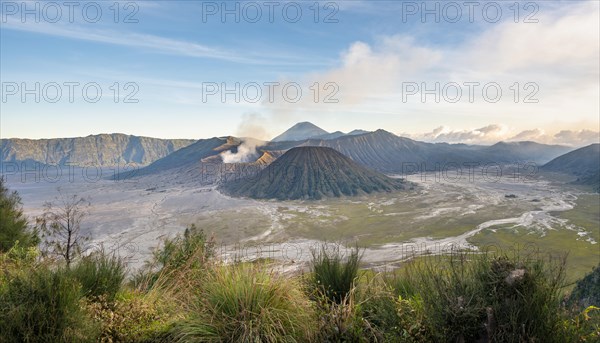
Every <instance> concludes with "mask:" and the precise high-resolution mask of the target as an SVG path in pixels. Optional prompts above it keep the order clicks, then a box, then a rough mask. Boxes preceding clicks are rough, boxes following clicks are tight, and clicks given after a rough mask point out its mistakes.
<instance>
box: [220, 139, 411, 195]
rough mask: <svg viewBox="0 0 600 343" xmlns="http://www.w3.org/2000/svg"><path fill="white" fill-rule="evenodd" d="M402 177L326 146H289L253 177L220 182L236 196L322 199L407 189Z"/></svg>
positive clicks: (228, 191)
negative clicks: (354, 159)
mask: <svg viewBox="0 0 600 343" xmlns="http://www.w3.org/2000/svg"><path fill="white" fill-rule="evenodd" d="M406 186H407V185H406V183H405V182H404V181H403V180H398V179H391V178H389V177H387V176H385V175H382V174H379V173H377V172H374V171H372V170H369V169H367V168H365V167H363V166H361V165H359V164H358V163H356V162H354V161H352V160H351V159H349V158H348V157H346V156H344V155H342V154H341V153H339V152H338V151H336V150H334V149H331V148H325V147H297V148H293V149H290V150H289V151H287V152H286V153H285V154H283V155H282V156H281V157H280V158H278V159H277V160H276V161H275V162H273V163H271V164H270V165H269V166H268V167H267V168H265V169H264V170H262V171H261V172H259V173H258V174H257V175H256V176H255V177H252V178H251V179H240V180H237V181H233V182H229V183H227V184H224V185H222V186H221V189H222V190H223V191H224V192H225V193H227V194H230V195H233V196H244V197H250V198H256V199H279V200H294V199H321V198H322V197H340V196H343V195H348V196H350V195H358V194H364V193H371V192H382V191H387V192H389V191H393V190H398V189H404V188H405V187H406Z"/></svg>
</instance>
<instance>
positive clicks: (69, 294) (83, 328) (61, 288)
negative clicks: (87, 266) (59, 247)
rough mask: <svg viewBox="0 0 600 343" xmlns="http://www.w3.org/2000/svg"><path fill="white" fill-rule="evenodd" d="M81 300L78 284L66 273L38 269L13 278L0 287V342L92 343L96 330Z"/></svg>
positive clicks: (44, 268)
mask: <svg viewBox="0 0 600 343" xmlns="http://www.w3.org/2000/svg"><path fill="white" fill-rule="evenodd" d="M80 298H81V292H80V286H79V284H78V283H77V281H75V280H74V279H73V278H72V277H70V276H69V273H68V272H66V271H65V270H62V269H59V270H56V271H53V270H50V269H48V268H46V267H45V266H37V267H36V268H33V269H30V270H28V271H27V272H22V273H16V274H14V275H12V276H11V278H10V279H9V280H7V281H5V282H4V285H3V286H2V287H0V332H1V338H0V341H2V342H44V343H45V342H86V341H93V337H95V335H96V327H95V325H93V323H92V321H91V320H90V319H89V318H88V317H87V316H86V315H85V313H84V312H83V311H82V310H81V308H80V304H79V300H80Z"/></svg>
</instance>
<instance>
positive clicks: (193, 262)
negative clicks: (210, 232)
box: [132, 224, 215, 290]
mask: <svg viewBox="0 0 600 343" xmlns="http://www.w3.org/2000/svg"><path fill="white" fill-rule="evenodd" d="M214 245H215V243H214V240H212V239H208V238H207V237H206V234H205V233H204V231H203V230H201V229H198V228H196V226H195V225H194V224H192V225H190V226H189V227H188V228H186V229H185V231H184V234H183V235H178V236H176V237H174V238H172V239H166V240H165V241H164V242H163V245H162V247H160V248H159V249H157V250H156V251H155V252H154V254H153V255H154V256H153V260H152V261H150V262H147V263H146V266H145V267H144V268H143V269H142V270H140V271H139V272H138V273H137V275H135V277H134V278H133V282H132V284H133V286H134V287H136V288H139V289H145V290H149V289H151V288H152V287H153V286H154V285H155V283H156V282H157V281H159V280H160V281H161V283H162V284H163V286H164V283H170V282H172V281H181V280H182V279H184V278H186V276H184V275H183V274H186V273H189V272H194V271H199V270H203V269H204V268H205V265H206V264H207V262H208V261H209V260H210V258H211V257H213V256H214ZM188 276H189V275H188Z"/></svg>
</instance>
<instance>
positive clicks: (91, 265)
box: [71, 251, 126, 302]
mask: <svg viewBox="0 0 600 343" xmlns="http://www.w3.org/2000/svg"><path fill="white" fill-rule="evenodd" d="M125 273H126V269H125V264H124V263H123V261H121V260H120V259H119V257H117V256H115V255H108V254H106V253H105V252H103V251H100V252H98V253H95V254H92V255H90V256H86V257H84V258H82V259H81V260H80V261H79V262H78V263H77V265H76V266H75V267H72V268H71V275H73V277H74V278H75V280H77V281H79V283H80V284H81V286H82V292H83V295H84V296H86V297H90V298H99V297H103V298H104V300H106V301H109V302H112V301H113V300H114V299H115V296H116V294H117V292H118V291H119V290H120V289H121V285H122V284H123V281H124V280H125Z"/></svg>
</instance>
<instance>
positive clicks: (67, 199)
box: [37, 189, 90, 267]
mask: <svg viewBox="0 0 600 343" xmlns="http://www.w3.org/2000/svg"><path fill="white" fill-rule="evenodd" d="M58 193H59V196H58V197H57V198H56V199H55V202H46V203H44V213H43V214H42V216H41V217H39V218H37V223H38V227H39V228H40V231H41V232H42V238H44V239H45V244H46V248H47V249H48V252H50V253H52V254H54V255H57V256H60V257H62V258H64V259H65V262H66V263H67V267H69V266H70V265H71V262H72V261H73V260H74V259H75V258H76V257H77V256H79V255H80V254H81V252H82V250H83V249H84V248H85V245H86V242H87V241H88V240H89V236H86V235H84V234H83V233H82V232H81V223H82V221H83V219H84V218H85V217H86V216H87V215H88V207H89V206H90V203H89V201H87V200H86V199H84V198H80V197H78V196H77V195H75V194H74V195H70V196H69V195H66V194H64V193H62V192H61V190H60V189H59V190H58Z"/></svg>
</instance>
